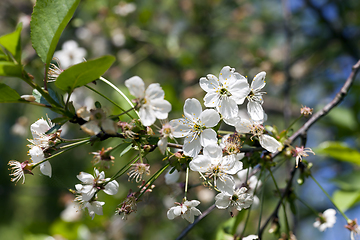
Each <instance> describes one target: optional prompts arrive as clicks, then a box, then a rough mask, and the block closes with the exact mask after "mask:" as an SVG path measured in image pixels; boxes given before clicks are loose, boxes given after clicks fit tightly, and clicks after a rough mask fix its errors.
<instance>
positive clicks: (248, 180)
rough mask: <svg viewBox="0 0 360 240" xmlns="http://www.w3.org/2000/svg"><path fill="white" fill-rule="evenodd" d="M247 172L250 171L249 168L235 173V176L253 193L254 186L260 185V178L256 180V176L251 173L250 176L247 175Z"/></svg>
mask: <svg viewBox="0 0 360 240" xmlns="http://www.w3.org/2000/svg"><path fill="white" fill-rule="evenodd" d="M248 172H249V173H251V168H249V169H243V170H241V171H239V172H238V173H237V176H238V178H239V180H240V183H241V184H246V186H247V188H248V191H247V192H248V193H250V194H253V193H254V191H255V188H256V187H257V188H259V187H261V185H262V182H261V180H258V178H257V177H256V176H255V175H252V176H251V177H248V176H247V175H248Z"/></svg>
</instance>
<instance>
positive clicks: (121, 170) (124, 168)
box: [109, 155, 139, 182]
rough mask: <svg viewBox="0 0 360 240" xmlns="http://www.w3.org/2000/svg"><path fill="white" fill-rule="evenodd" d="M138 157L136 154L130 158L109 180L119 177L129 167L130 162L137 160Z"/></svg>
mask: <svg viewBox="0 0 360 240" xmlns="http://www.w3.org/2000/svg"><path fill="white" fill-rule="evenodd" d="M138 159H139V155H136V156H135V157H134V158H133V159H131V160H130V161H129V162H128V163H127V164H125V166H124V167H122V168H121V169H120V170H119V171H117V173H115V174H114V175H113V176H112V177H111V178H110V180H109V182H110V181H112V180H114V179H116V178H118V177H120V176H121V175H123V174H124V173H125V172H126V171H127V170H128V169H129V168H130V167H131V165H132V164H134V163H135V162H136V161H137V160H138Z"/></svg>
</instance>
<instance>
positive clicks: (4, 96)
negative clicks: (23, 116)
mask: <svg viewBox="0 0 360 240" xmlns="http://www.w3.org/2000/svg"><path fill="white" fill-rule="evenodd" d="M20 101H22V100H21V98H20V95H19V94H18V93H17V92H16V91H15V90H14V89H12V88H11V87H9V86H8V85H6V84H4V83H0V103H9V102H20Z"/></svg>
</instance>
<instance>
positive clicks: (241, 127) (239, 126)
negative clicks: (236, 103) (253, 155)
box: [235, 118, 253, 133]
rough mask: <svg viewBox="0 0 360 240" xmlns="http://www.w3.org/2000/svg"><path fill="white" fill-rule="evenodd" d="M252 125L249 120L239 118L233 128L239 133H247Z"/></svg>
mask: <svg viewBox="0 0 360 240" xmlns="http://www.w3.org/2000/svg"><path fill="white" fill-rule="evenodd" d="M252 125H253V123H252V122H251V121H249V120H247V119H244V118H241V120H240V121H238V122H237V123H236V124H235V128H236V131H238V132H239V133H249V132H250V131H251V126H252Z"/></svg>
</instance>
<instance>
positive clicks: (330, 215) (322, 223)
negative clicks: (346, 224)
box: [313, 208, 336, 232]
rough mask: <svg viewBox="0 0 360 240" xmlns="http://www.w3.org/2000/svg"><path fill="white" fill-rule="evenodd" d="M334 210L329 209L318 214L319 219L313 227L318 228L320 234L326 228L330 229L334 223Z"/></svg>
mask: <svg viewBox="0 0 360 240" xmlns="http://www.w3.org/2000/svg"><path fill="white" fill-rule="evenodd" d="M335 215H336V210H335V209H332V208H329V209H327V210H325V211H324V212H323V213H322V214H321V213H320V214H319V218H317V219H316V222H314V224H313V226H314V227H316V228H318V229H319V230H320V232H323V231H325V230H326V229H327V228H332V227H333V226H334V224H335V222H336V216H335Z"/></svg>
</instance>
